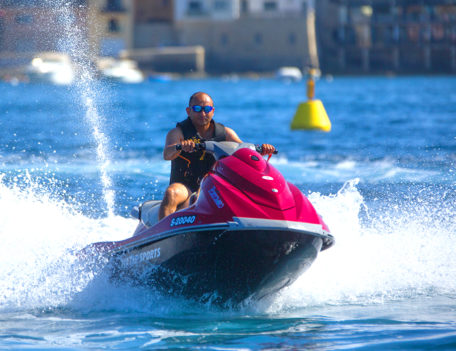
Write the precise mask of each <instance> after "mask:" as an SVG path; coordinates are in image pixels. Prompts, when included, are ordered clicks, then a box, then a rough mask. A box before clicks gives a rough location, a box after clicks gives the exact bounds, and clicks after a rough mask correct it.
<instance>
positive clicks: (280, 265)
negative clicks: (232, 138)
mask: <svg viewBox="0 0 456 351" xmlns="http://www.w3.org/2000/svg"><path fill="white" fill-rule="evenodd" d="M198 146H199V147H200V148H202V149H204V150H206V152H210V153H211V154H213V155H214V157H215V159H216V160H217V161H216V163H215V165H214V167H213V168H212V170H211V171H210V172H209V173H208V174H207V175H206V176H205V177H204V178H203V180H202V182H201V187H200V193H199V196H198V198H197V200H196V202H195V203H193V204H192V205H191V206H190V207H187V208H185V209H182V210H180V211H177V212H175V213H173V214H171V215H169V216H168V217H165V218H164V219H162V220H161V221H158V209H159V206H160V201H147V202H145V203H143V204H142V205H140V206H139V207H135V208H134V209H133V211H132V215H133V216H134V217H136V218H138V219H139V224H138V226H137V228H136V230H135V232H134V235H133V236H132V237H130V238H128V239H126V240H122V241H117V242H102V243H95V244H92V245H90V246H89V247H87V248H86V249H85V250H84V252H89V251H90V252H93V251H94V250H95V251H96V252H97V253H102V254H103V256H104V257H106V255H107V256H108V258H109V259H110V262H111V264H112V265H111V267H112V276H113V278H115V279H119V280H124V279H129V280H132V281H134V282H135V283H138V284H141V285H146V286H150V287H153V288H154V289H158V290H162V291H165V292H166V293H172V294H178V295H181V296H185V297H189V298H194V299H197V300H208V299H211V300H212V301H218V302H221V303H224V302H229V301H231V302H234V303H238V302H241V301H243V300H244V299H246V298H253V299H261V298H263V297H264V296H267V295H270V294H273V293H275V292H277V291H279V290H280V289H282V288H284V287H286V286H288V285H290V284H291V283H293V282H294V281H295V280H296V279H297V278H298V277H299V276H300V275H301V274H302V273H303V272H304V271H305V270H306V269H307V268H309V267H310V265H311V264H312V263H313V262H314V260H315V259H316V257H317V255H318V253H319V252H320V251H322V250H325V249H327V248H329V247H331V246H332V245H333V244H334V238H333V236H332V235H331V234H330V232H329V229H328V227H327V225H326V224H325V223H324V222H323V219H322V218H321V217H320V216H319V215H318V213H317V212H316V211H315V209H314V207H313V206H312V204H311V203H310V202H309V200H308V199H307V198H306V197H305V196H304V195H303V194H302V193H301V191H300V190H299V189H298V188H297V187H296V186H294V185H293V184H291V183H289V182H287V181H286V180H285V179H284V177H283V176H282V174H280V172H279V171H277V170H276V169H275V168H274V167H273V166H272V165H271V164H270V163H268V162H267V161H266V160H265V159H264V158H263V157H262V156H261V155H260V153H259V152H260V151H261V150H260V149H259V147H258V146H255V145H254V144H249V143H242V144H238V143H234V142H213V141H207V142H205V143H202V144H198ZM88 250H89V251H88Z"/></svg>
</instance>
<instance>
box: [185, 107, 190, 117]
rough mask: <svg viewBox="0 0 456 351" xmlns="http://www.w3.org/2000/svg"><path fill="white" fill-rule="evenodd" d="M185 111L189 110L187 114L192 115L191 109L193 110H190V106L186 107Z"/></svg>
mask: <svg viewBox="0 0 456 351" xmlns="http://www.w3.org/2000/svg"><path fill="white" fill-rule="evenodd" d="M185 111H187V116H190V111H191V110H190V107H186V108H185Z"/></svg>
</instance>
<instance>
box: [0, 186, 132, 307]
mask: <svg viewBox="0 0 456 351" xmlns="http://www.w3.org/2000/svg"><path fill="white" fill-rule="evenodd" d="M51 192H52V191H49V189H43V188H42V187H41V186H40V185H38V184H37V183H33V182H32V181H31V180H29V183H28V185H27V186H26V187H24V186H21V187H19V186H17V185H8V186H7V185H5V184H4V182H2V179H1V178H0V211H1V213H2V215H1V216H0V236H1V242H2V245H0V306H1V307H0V309H17V308H19V309H22V308H25V309H29V308H45V307H54V306H59V305H62V304H65V303H67V302H68V301H71V299H72V298H73V296H74V294H75V293H77V292H79V291H81V290H82V289H84V288H85V286H86V285H87V284H88V283H89V282H90V281H91V279H93V277H94V276H95V275H96V274H97V272H96V271H93V270H91V269H87V267H85V266H84V265H83V264H82V265H81V262H79V260H78V256H77V254H76V253H77V251H78V250H79V249H81V248H83V247H84V246H86V245H88V244H89V243H92V242H96V241H103V240H119V239H122V238H125V237H126V236H128V235H129V233H130V232H132V230H133V229H134V222H133V221H132V220H128V219H125V218H122V217H114V216H112V217H108V218H103V219H92V218H88V217H86V216H84V215H83V214H81V213H80V212H78V211H77V210H75V209H74V208H72V207H71V206H70V205H68V204H67V203H66V202H64V201H62V200H59V199H56V198H54V197H52V196H51V195H50V194H51Z"/></svg>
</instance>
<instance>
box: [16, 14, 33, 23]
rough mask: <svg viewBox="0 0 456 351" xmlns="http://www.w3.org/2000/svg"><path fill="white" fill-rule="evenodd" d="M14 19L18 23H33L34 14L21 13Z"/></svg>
mask: <svg viewBox="0 0 456 351" xmlns="http://www.w3.org/2000/svg"><path fill="white" fill-rule="evenodd" d="M14 21H15V22H16V23H17V24H32V23H33V16H32V15H25V14H20V15H17V16H16V17H15V18H14Z"/></svg>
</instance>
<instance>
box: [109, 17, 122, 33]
mask: <svg viewBox="0 0 456 351" xmlns="http://www.w3.org/2000/svg"><path fill="white" fill-rule="evenodd" d="M108 31H109V32H110V33H118V32H120V25H119V21H118V20H117V19H115V18H111V19H110V20H109V23H108Z"/></svg>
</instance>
